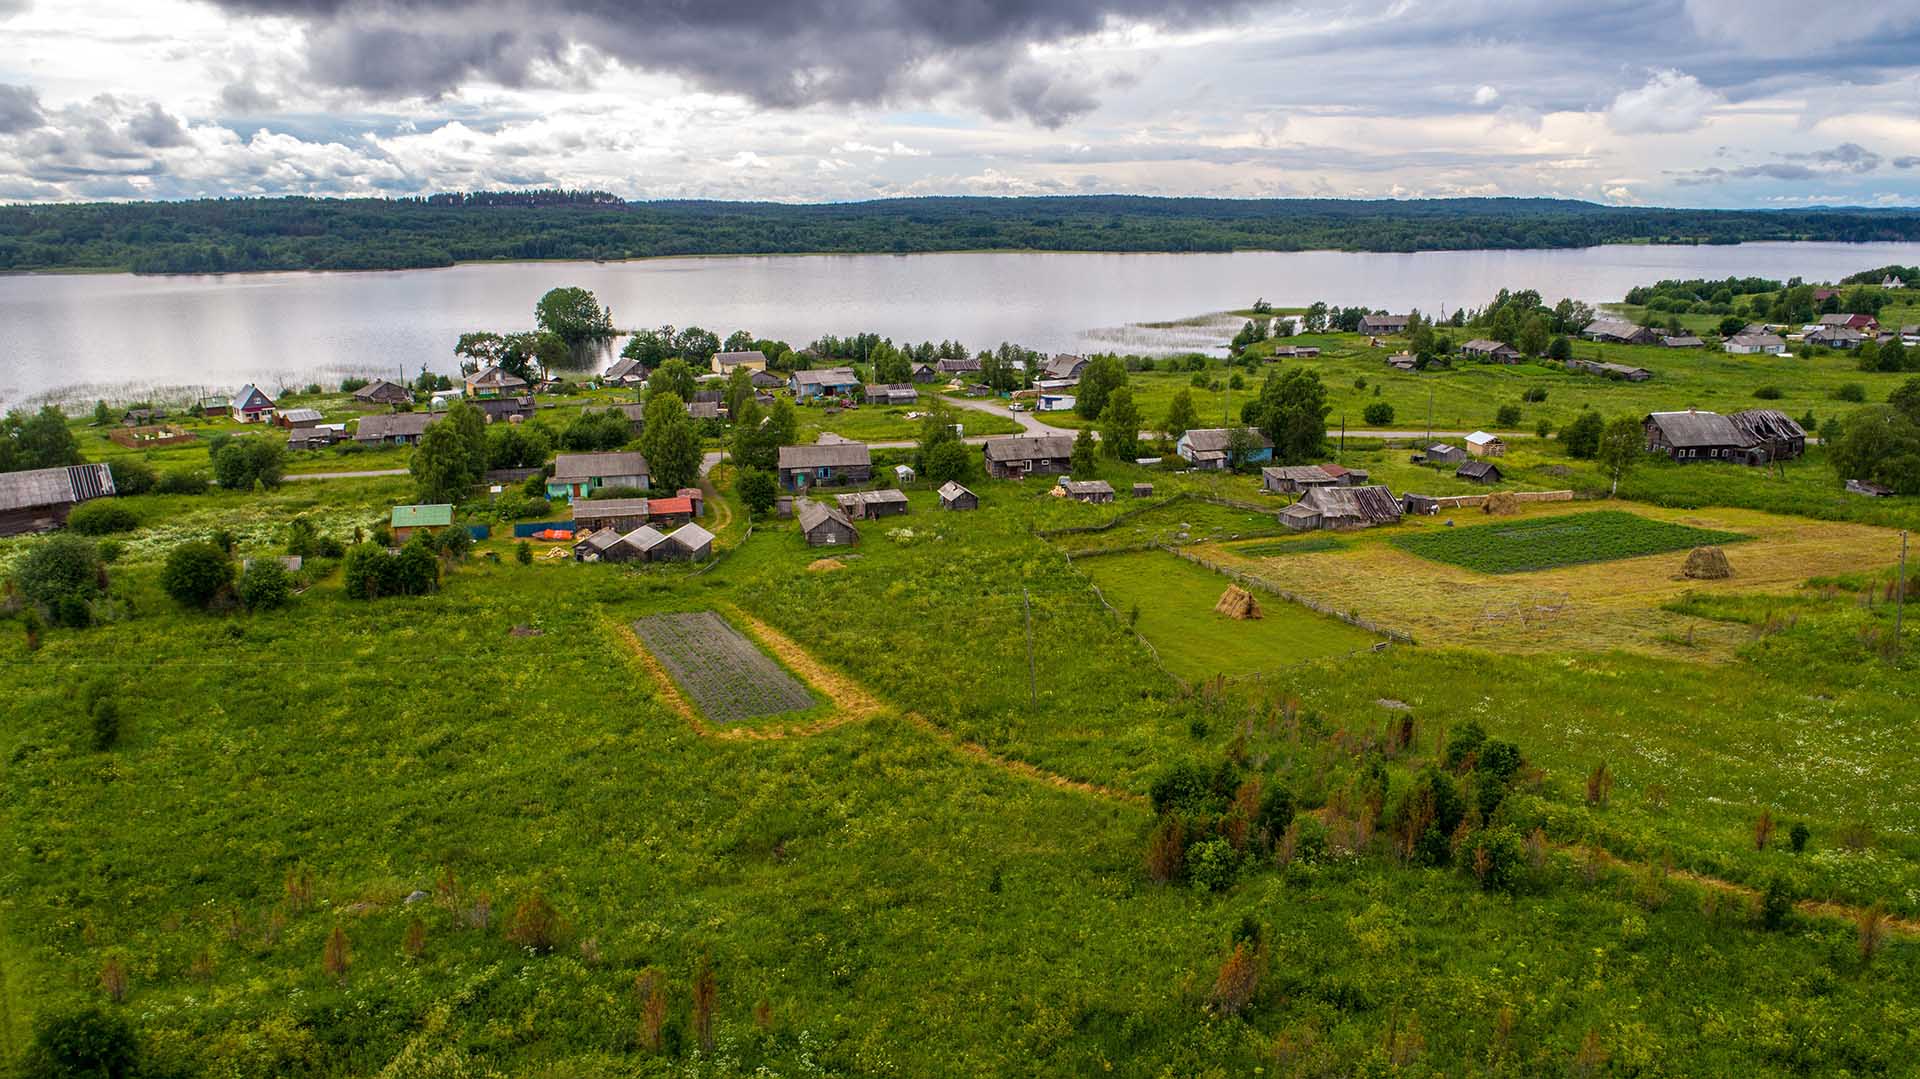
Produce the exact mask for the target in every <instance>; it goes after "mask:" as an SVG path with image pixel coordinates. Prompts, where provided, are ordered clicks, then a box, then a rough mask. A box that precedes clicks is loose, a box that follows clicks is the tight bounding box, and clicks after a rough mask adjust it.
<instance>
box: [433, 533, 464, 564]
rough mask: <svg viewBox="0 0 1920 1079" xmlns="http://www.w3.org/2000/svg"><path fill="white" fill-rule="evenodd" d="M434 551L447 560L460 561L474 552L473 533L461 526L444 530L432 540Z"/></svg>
mask: <svg viewBox="0 0 1920 1079" xmlns="http://www.w3.org/2000/svg"><path fill="white" fill-rule="evenodd" d="M432 543H433V549H434V550H435V551H437V552H438V553H439V554H441V555H442V556H444V557H446V558H450V559H452V560H454V561H456V562H457V561H459V560H460V559H462V558H465V557H467V552H468V551H471V550H473V533H471V532H469V531H467V530H466V529H465V528H462V527H461V526H459V525H454V526H453V527H452V528H447V529H442V530H441V531H440V532H439V533H437V534H436V535H435V536H434V537H433V540H432Z"/></svg>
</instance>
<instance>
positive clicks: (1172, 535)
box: [1047, 481, 1282, 554]
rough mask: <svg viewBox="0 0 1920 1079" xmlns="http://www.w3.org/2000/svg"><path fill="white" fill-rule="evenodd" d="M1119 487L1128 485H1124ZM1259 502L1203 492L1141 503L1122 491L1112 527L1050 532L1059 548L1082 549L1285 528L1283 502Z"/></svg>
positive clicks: (1268, 532) (1179, 543) (1226, 537)
mask: <svg viewBox="0 0 1920 1079" xmlns="http://www.w3.org/2000/svg"><path fill="white" fill-rule="evenodd" d="M1200 482H1205V481H1200ZM1216 486H1218V484H1217V483H1216ZM1117 489H1118V490H1121V491H1124V490H1125V488H1124V487H1120V488H1117ZM1257 505H1258V503H1257V502H1248V501H1245V500H1244V499H1243V500H1242V504H1241V505H1232V506H1229V505H1221V504H1219V503H1216V502H1207V501H1203V500H1202V499H1201V498H1180V499H1163V500H1161V501H1159V502H1157V503H1148V504H1146V505H1145V506H1144V507H1143V505H1142V503H1140V502H1135V501H1133V500H1132V499H1128V498H1125V497H1122V498H1121V499H1119V500H1118V501H1117V502H1116V506H1117V507H1118V508H1119V509H1120V510H1121V514H1120V516H1119V517H1117V518H1115V519H1114V522H1113V524H1112V525H1111V527H1107V528H1099V529H1097V530H1096V529H1091V528H1089V529H1087V530H1084V531H1072V532H1063V533H1060V534H1057V535H1050V536H1048V537H1047V538H1048V539H1050V540H1051V541H1052V542H1053V543H1054V545H1055V546H1057V547H1059V548H1060V549H1061V550H1063V551H1070V552H1073V553H1075V554H1078V553H1080V552H1082V551H1112V550H1120V549H1134V548H1139V547H1147V546H1153V545H1163V546H1186V545H1189V544H1196V543H1213V542H1217V541H1220V540H1231V539H1239V538H1241V537H1243V536H1270V535H1276V534H1278V533H1279V532H1281V531H1282V528H1281V526H1280V522H1279V520H1278V519H1277V518H1276V516H1275V514H1276V512H1277V511H1278V510H1279V508H1280V506H1279V503H1278V502H1275V503H1274V505H1273V509H1271V510H1260V509H1253V508H1248V507H1250V506H1257Z"/></svg>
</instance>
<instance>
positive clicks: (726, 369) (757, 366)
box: [712, 349, 767, 375]
mask: <svg viewBox="0 0 1920 1079" xmlns="http://www.w3.org/2000/svg"><path fill="white" fill-rule="evenodd" d="M712 366H713V373H714V374H716V375H731V374H733V373H734V372H735V371H739V370H747V371H765V370H766V369H767V354H766V353H764V352H761V351H760V350H759V349H748V350H747V351H745V352H716V353H714V354H713V365H712Z"/></svg>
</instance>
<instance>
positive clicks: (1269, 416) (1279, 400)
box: [1254, 367, 1333, 465]
mask: <svg viewBox="0 0 1920 1079" xmlns="http://www.w3.org/2000/svg"><path fill="white" fill-rule="evenodd" d="M1255 400H1256V401H1257V405H1256V406H1255V409H1254V413H1255V415H1256V417H1257V420H1256V422H1255V426H1257V427H1258V428H1259V429H1260V433H1262V434H1264V435H1266V436H1267V441H1269V442H1272V443H1273V455H1274V458H1275V459H1276V460H1278V461H1279V462H1280V463H1282V464H1289V465H1297V464H1304V463H1306V462H1308V461H1311V460H1313V459H1314V458H1316V457H1319V456H1320V450H1321V447H1322V445H1324V444H1325V442H1326V441H1327V414H1328V413H1329V412H1332V411H1333V406H1331V405H1329V404H1327V390H1326V387H1325V386H1323V385H1321V383H1320V375H1319V373H1318V372H1316V371H1313V370H1310V369H1308V368H1304V367H1293V368H1289V369H1287V371H1286V372H1285V373H1282V372H1279V371H1271V372H1268V374H1267V379H1266V382H1265V383H1263V384H1262V385H1261V387H1260V396H1259V397H1258V398H1256V399H1255Z"/></svg>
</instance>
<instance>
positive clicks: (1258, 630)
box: [1074, 551, 1381, 682]
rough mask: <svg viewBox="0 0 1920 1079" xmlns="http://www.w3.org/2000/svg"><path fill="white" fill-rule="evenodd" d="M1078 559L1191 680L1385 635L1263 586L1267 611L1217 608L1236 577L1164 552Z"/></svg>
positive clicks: (1338, 650) (1353, 646) (1261, 667)
mask: <svg viewBox="0 0 1920 1079" xmlns="http://www.w3.org/2000/svg"><path fill="white" fill-rule="evenodd" d="M1074 565H1075V566H1076V567H1078V568H1079V569H1080V570H1081V571H1082V572H1084V573H1086V574H1087V575H1088V576H1089V577H1091V578H1093V581H1094V583H1095V584H1096V585H1097V586H1099V588H1100V591H1101V592H1102V594H1104V595H1105V596H1106V599H1107V602H1108V603H1110V604H1112V605H1113V607H1114V609H1115V610H1116V611H1118V612H1119V615H1120V617H1121V618H1123V619H1125V618H1131V616H1132V611H1134V610H1136V609H1137V610H1138V611H1139V612H1140V616H1139V620H1138V622H1137V623H1136V624H1135V626H1134V628H1135V629H1137V630H1138V631H1139V632H1140V634H1141V635H1142V636H1144V637H1146V638H1147V640H1149V641H1151V642H1152V643H1153V646H1154V649H1155V651H1157V652H1158V653H1159V655H1160V661H1161V662H1162V663H1163V664H1165V666H1166V668H1167V670H1168V671H1169V672H1171V673H1172V674H1174V675H1176V676H1177V677H1179V678H1182V679H1185V680H1187V681H1189V682H1193V681H1199V680H1201V679H1206V678H1211V677H1213V676H1214V675H1216V674H1225V675H1227V676H1228V677H1229V678H1232V677H1236V676H1238V675H1243V674H1250V673H1254V672H1257V671H1270V670H1274V669H1276V668H1280V667H1286V666H1290V665H1292V664H1295V663H1301V662H1304V661H1306V660H1310V659H1321V658H1324V657H1327V656H1338V655H1345V654H1346V653H1349V652H1355V651H1359V650H1362V649H1365V648H1370V647H1372V646H1373V645H1374V644H1376V643H1378V642H1379V641H1380V640H1381V638H1379V637H1376V636H1374V635H1373V634H1371V633H1368V632H1366V631H1365V630H1363V629H1360V628H1359V627H1357V626H1350V625H1347V624H1346V623H1344V622H1341V621H1339V620H1338V619H1334V618H1329V617H1327V616H1326V615H1322V614H1318V613H1316V612H1314V611H1310V610H1308V609H1306V608H1305V607H1302V606H1300V605H1299V604H1297V603H1288V602H1287V601H1286V600H1284V599H1281V598H1280V597H1278V596H1274V595H1270V594H1268V593H1265V592H1261V593H1258V595H1257V599H1258V601H1259V603H1260V610H1261V617H1259V618H1257V619H1248V620H1244V621H1242V620H1236V619H1232V618H1228V617H1226V616H1225V615H1222V614H1218V613H1216V612H1215V611H1214V609H1213V605H1214V603H1215V602H1216V601H1218V600H1219V598H1220V593H1221V592H1223V591H1225V590H1226V588H1227V586H1228V585H1230V584H1232V583H1233V582H1232V581H1230V580H1228V579H1227V578H1226V577H1224V576H1222V575H1220V574H1218V573H1215V572H1213V571H1212V570H1209V569H1207V568H1206V567H1204V566H1198V565H1195V564H1194V563H1192V562H1188V561H1185V560H1183V559H1179V558H1175V557H1174V556H1172V555H1170V554H1167V553H1165V552H1164V551H1139V552H1135V553H1131V554H1113V555H1102V556H1099V557H1094V558H1082V559H1077V560H1075V562H1074Z"/></svg>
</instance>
